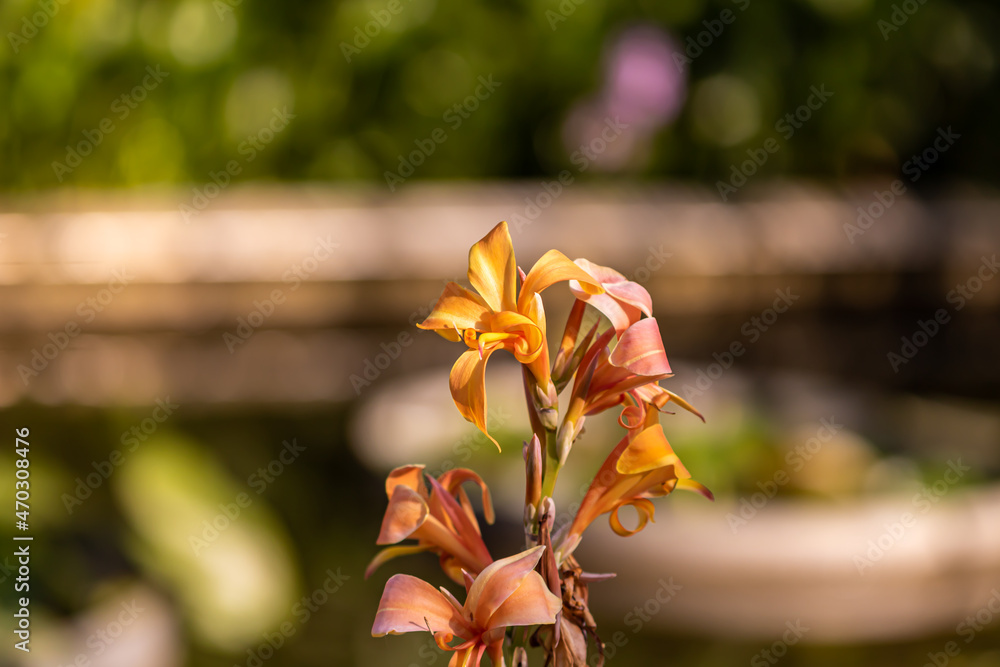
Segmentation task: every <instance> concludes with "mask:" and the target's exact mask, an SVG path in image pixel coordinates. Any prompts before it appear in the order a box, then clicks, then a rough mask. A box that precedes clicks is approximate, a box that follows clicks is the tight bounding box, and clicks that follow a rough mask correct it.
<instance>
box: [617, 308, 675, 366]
mask: <svg viewBox="0 0 1000 667" xmlns="http://www.w3.org/2000/svg"><path fill="white" fill-rule="evenodd" d="M609 361H610V362H611V363H612V364H613V365H615V366H618V367H619V368H625V369H627V370H629V371H630V372H632V373H635V374H636V375H645V376H657V375H668V374H669V373H670V364H669V363H668V362H667V353H666V352H665V351H664V350H663V340H662V339H661V338H660V329H659V327H658V326H657V324H656V318H653V317H647V318H646V319H644V320H639V321H638V322H636V323H635V324H633V325H632V326H630V327H629V328H628V329H627V330H626V331H625V333H623V334H622V335H621V338H619V339H618V345H616V346H615V349H614V351H613V352H612V353H611V357H610V359H609Z"/></svg>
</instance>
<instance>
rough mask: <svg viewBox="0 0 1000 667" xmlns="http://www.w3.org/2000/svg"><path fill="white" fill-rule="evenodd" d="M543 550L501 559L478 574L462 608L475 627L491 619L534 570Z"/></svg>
mask: <svg viewBox="0 0 1000 667" xmlns="http://www.w3.org/2000/svg"><path fill="white" fill-rule="evenodd" d="M544 550H545V547H542V546H538V547H534V548H532V549H528V550H527V551H524V552H522V553H519V554H515V555H514V556H509V557H507V558H501V559H500V560H498V561H494V562H493V563H491V564H490V565H489V566H487V567H486V569H484V570H483V571H482V572H480V573H479V576H478V577H476V581H475V582H474V583H473V584H472V588H470V589H469V595H468V597H467V598H466V600H465V608H466V609H467V610H468V611H471V612H472V618H473V619H475V621H476V623H477V624H485V623H486V622H487V621H488V620H489V619H490V618H492V616H493V614H494V612H496V610H497V609H499V607H500V605H502V604H503V603H504V602H505V601H506V600H507V598H509V597H510V596H511V595H512V594H513V593H514V591H515V590H517V588H518V586H520V585H521V582H522V581H524V579H525V577H527V576H528V574H529V573H530V572H531V571H532V570H534V569H535V565H537V564H538V560H539V559H540V558H541V557H542V551H544ZM550 622H551V621H550Z"/></svg>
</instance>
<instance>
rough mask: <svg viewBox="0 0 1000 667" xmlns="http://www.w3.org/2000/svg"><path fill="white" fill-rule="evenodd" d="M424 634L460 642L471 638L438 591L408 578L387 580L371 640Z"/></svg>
mask: <svg viewBox="0 0 1000 667" xmlns="http://www.w3.org/2000/svg"><path fill="white" fill-rule="evenodd" d="M427 630H430V631H431V632H443V633H447V634H452V635H456V636H458V637H463V638H466V637H469V636H470V635H471V634H472V632H471V630H470V628H469V624H468V623H467V622H466V621H465V619H463V618H462V615H461V614H460V613H459V611H458V610H457V609H455V607H454V606H452V604H451V602H449V601H448V598H446V597H445V596H444V595H442V593H441V591H439V590H437V589H436V588H434V587H433V586H431V585H430V584H428V583H427V582H426V581H423V580H421V579H417V578H416V577H411V576H409V575H407V574H397V575H395V576H393V577H392V578H390V579H389V581H387V582H386V584H385V590H384V591H383V592H382V599H381V601H380V602H379V603H378V611H377V612H375V623H374V624H373V625H372V636H373V637H383V636H385V635H387V634H392V635H397V634H402V633H404V632H421V631H427Z"/></svg>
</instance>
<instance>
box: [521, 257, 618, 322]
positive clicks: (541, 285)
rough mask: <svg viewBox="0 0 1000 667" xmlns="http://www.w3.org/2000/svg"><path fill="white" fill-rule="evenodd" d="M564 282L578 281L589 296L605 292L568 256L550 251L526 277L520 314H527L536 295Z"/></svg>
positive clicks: (522, 288) (522, 290) (522, 286)
mask: <svg viewBox="0 0 1000 667" xmlns="http://www.w3.org/2000/svg"><path fill="white" fill-rule="evenodd" d="M564 280H576V281H577V282H579V284H580V289H581V290H583V291H585V292H587V293H589V294H601V293H602V292H604V288H603V287H601V285H600V283H599V282H598V281H597V280H596V279H595V278H594V277H593V276H591V275H590V274H589V273H587V272H586V271H584V270H583V269H581V268H580V267H579V266H577V265H576V264H574V263H573V262H572V261H570V259H569V258H568V257H567V256H566V255H564V254H562V253H561V252H559V251H558V250H549V251H548V252H547V253H545V254H544V255H542V256H541V258H539V260H538V261H537V262H535V265H534V266H533V267H531V270H530V271H528V274H527V275H526V276H525V278H524V284H522V285H521V294H520V296H519V297H518V301H517V306H518V307H517V310H518V312H522V313H523V312H525V308H526V307H527V304H528V302H529V301H530V300H532V299H534V295H535V294H537V293H538V292H541V291H542V290H544V289H545V288H547V287H550V286H552V285H554V284H556V283H558V282H561V281H564Z"/></svg>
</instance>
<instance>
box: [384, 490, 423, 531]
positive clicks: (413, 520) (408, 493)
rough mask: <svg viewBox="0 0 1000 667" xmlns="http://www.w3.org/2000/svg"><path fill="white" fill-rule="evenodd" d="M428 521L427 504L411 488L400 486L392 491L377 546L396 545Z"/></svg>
mask: <svg viewBox="0 0 1000 667" xmlns="http://www.w3.org/2000/svg"><path fill="white" fill-rule="evenodd" d="M426 520H427V503H426V502H424V499H423V498H421V497H420V494H419V493H417V492H416V491H414V490H413V489H411V488H410V487H408V486H406V485H404V484H399V485H398V486H396V487H395V488H394V489H393V491H392V498H390V499H389V507H388V508H387V509H386V510H385V517H384V518H383V519H382V530H380V531H379V534H378V540H376V541H375V544H395V543H396V542H399V541H400V540H405V539H406V538H407V537H409V536H410V534H411V533H413V531H415V530H416V529H417V528H419V527H420V526H422V525H423V523H424V521H426Z"/></svg>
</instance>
